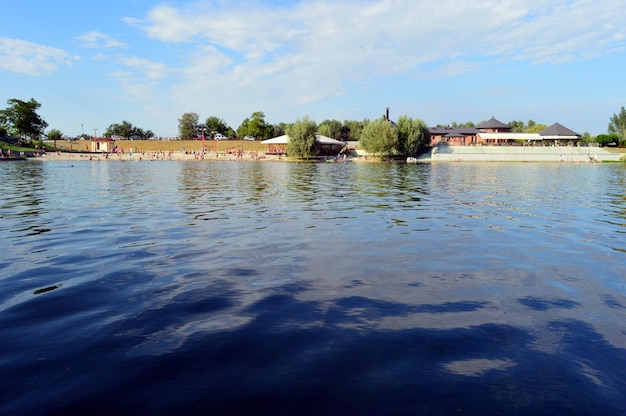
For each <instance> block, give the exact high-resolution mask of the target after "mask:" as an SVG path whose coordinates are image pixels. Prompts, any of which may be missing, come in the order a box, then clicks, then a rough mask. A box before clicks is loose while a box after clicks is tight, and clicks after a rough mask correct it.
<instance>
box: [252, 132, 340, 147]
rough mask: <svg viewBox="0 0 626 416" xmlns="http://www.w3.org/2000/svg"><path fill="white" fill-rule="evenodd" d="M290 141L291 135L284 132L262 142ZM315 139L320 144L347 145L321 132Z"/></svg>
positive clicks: (284, 142) (281, 142) (283, 142)
mask: <svg viewBox="0 0 626 416" xmlns="http://www.w3.org/2000/svg"><path fill="white" fill-rule="evenodd" d="M288 141H289V136H287V135H286V134H283V135H282V136H278V137H273V138H271V139H267V140H263V141H262V142H261V143H263V144H287V142H288ZM315 141H316V142H318V143H319V144H328V145H331V144H336V145H341V146H343V145H345V143H344V142H341V141H339V140H335V139H332V138H330V137H327V136H324V135H323V134H320V133H315Z"/></svg>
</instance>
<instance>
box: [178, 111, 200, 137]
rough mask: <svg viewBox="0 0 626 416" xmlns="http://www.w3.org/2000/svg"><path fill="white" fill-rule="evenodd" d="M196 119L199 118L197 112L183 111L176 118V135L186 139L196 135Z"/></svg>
mask: <svg viewBox="0 0 626 416" xmlns="http://www.w3.org/2000/svg"><path fill="white" fill-rule="evenodd" d="M198 120H200V116H198V114H197V113H185V114H183V115H182V117H181V118H179V119H178V135H179V136H180V138H181V139H183V140H188V139H195V138H196V137H198Z"/></svg>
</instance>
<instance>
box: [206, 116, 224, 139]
mask: <svg viewBox="0 0 626 416" xmlns="http://www.w3.org/2000/svg"><path fill="white" fill-rule="evenodd" d="M205 125H206V128H207V130H208V131H209V132H215V133H221V134H223V135H225V136H228V134H227V133H228V124H226V122H225V121H224V120H222V119H221V118H219V117H217V116H211V117H209V118H207V119H206V122H205Z"/></svg>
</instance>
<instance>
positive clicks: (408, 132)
mask: <svg viewBox="0 0 626 416" xmlns="http://www.w3.org/2000/svg"><path fill="white" fill-rule="evenodd" d="M397 129H398V151H399V152H400V153H402V154H404V155H407V156H415V155H417V154H419V153H421V152H422V151H423V150H424V149H425V148H426V147H427V146H428V143H429V142H430V133H429V129H428V126H427V125H426V123H425V122H424V121H422V120H419V119H412V118H411V117H409V116H406V115H403V116H400V117H399V118H398V127H397Z"/></svg>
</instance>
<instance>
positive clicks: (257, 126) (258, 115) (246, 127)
mask: <svg viewBox="0 0 626 416" xmlns="http://www.w3.org/2000/svg"><path fill="white" fill-rule="evenodd" d="M272 132H273V128H272V126H271V125H269V124H267V122H266V121H265V114H264V113H263V112H262V111H255V112H254V113H252V115H251V116H250V117H247V118H246V119H245V120H244V121H243V122H242V123H241V125H240V126H239V127H238V128H237V137H239V138H243V137H245V136H252V137H256V138H257V139H266V138H268V137H269V135H270V134H272Z"/></svg>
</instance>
